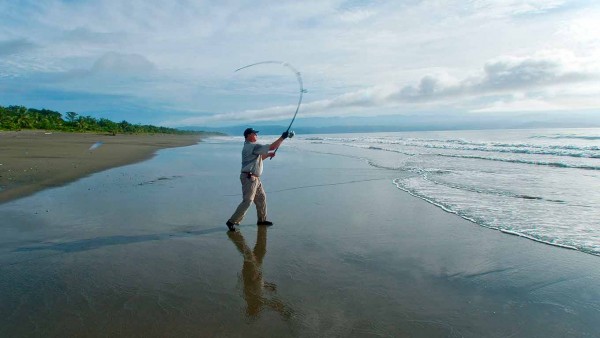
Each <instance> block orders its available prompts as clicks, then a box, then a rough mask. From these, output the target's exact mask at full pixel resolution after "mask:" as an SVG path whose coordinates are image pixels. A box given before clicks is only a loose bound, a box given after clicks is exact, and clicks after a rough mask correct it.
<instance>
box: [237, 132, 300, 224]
mask: <svg viewBox="0 0 600 338" xmlns="http://www.w3.org/2000/svg"><path fill="white" fill-rule="evenodd" d="M288 136H289V133H288V132H287V131H286V132H284V133H283V134H281V137H280V138H278V139H277V140H276V141H275V142H273V143H271V144H270V145H263V144H259V143H256V140H257V139H258V130H254V129H252V128H248V129H246V130H244V138H245V139H246V141H245V142H244V148H243V149H242V173H241V174H240V181H241V182H242V195H243V200H242V202H241V203H240V205H238V207H237V209H236V210H235V212H234V213H233V215H231V218H229V220H228V221H227V223H226V224H227V227H228V228H229V231H235V225H236V224H240V222H241V221H242V219H243V218H244V215H245V214H246V211H248V208H249V207H250V204H252V202H254V204H256V213H257V214H258V222H257V223H256V224H257V225H273V223H272V222H269V221H268V220H267V195H266V194H265V190H264V189H263V186H262V183H261V182H260V175H261V174H262V170H263V160H264V159H266V158H272V157H273V156H275V150H276V149H277V148H279V146H280V145H281V143H282V142H283V140H285V139H286V138H288Z"/></svg>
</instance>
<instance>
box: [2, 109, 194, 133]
mask: <svg viewBox="0 0 600 338" xmlns="http://www.w3.org/2000/svg"><path fill="white" fill-rule="evenodd" d="M22 129H45V130H60V131H68V132H106V133H110V134H112V135H116V134H136V133H160V134H198V133H202V132H198V131H186V130H179V129H175V128H167V127H157V126H153V125H141V124H132V123H129V122H127V121H125V120H123V121H121V122H113V121H111V120H109V119H105V118H99V119H98V118H94V117H91V116H82V115H79V114H77V113H75V112H67V113H65V118H64V119H63V116H62V114H61V113H59V112H56V111H52V110H49V109H34V108H27V107H23V106H8V107H3V106H0V130H22Z"/></svg>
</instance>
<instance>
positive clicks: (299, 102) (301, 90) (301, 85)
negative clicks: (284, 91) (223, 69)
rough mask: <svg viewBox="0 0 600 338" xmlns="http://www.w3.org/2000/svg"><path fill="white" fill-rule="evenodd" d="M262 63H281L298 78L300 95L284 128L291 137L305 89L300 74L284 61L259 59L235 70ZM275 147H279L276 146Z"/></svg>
mask: <svg viewBox="0 0 600 338" xmlns="http://www.w3.org/2000/svg"><path fill="white" fill-rule="evenodd" d="M264 64H279V65H282V66H284V67H286V68H288V69H289V70H291V71H292V72H293V73H294V74H295V75H296V79H297V80H298V85H299V87H300V96H299V98H298V105H297V106H296V111H295V112H294V117H293V118H292V121H291V122H290V125H289V126H288V127H287V130H286V132H287V133H288V134H289V136H288V137H289V138H292V137H294V135H295V133H294V132H293V131H292V132H290V129H291V128H292V124H294V121H295V120H296V115H298V111H299V110H300V105H301V104H302V95H303V94H304V93H306V89H304V85H303V82H302V75H301V74H300V72H299V71H298V70H297V69H296V68H294V66H292V65H291V64H289V63H287V62H284V61H261V62H257V63H253V64H250V65H247V66H244V67H241V68H238V69H236V70H235V72H237V71H240V70H242V69H246V68H250V67H254V66H258V65H264ZM277 149H279V148H277ZM277 149H275V151H274V152H273V154H275V153H276V152H277Z"/></svg>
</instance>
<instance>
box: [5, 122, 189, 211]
mask: <svg viewBox="0 0 600 338" xmlns="http://www.w3.org/2000/svg"><path fill="white" fill-rule="evenodd" d="M199 140H200V136H199V135H170V134H136V135H116V136H111V135H108V134H97V133H63V132H54V131H52V132H50V131H39V130H38V131H17V132H13V131H3V132H0V153H1V157H0V203H2V202H6V201H9V200H11V199H14V198H19V197H23V196H27V195H30V194H32V193H34V192H37V191H40V190H42V189H45V188H48V187H56V186H60V185H63V184H65V183H67V182H72V181H74V180H77V179H79V178H81V177H85V176H87V175H89V174H92V173H96V172H99V171H102V170H106V169H108V168H112V167H118V166H122V165H126V164H130V163H135V162H139V161H143V160H145V159H148V158H150V157H152V156H153V155H154V154H155V153H156V151H157V150H159V149H163V148H172V147H181V146H188V145H192V144H195V143H197V142H198V141H199ZM97 142H101V143H97ZM94 144H96V146H94V147H93V145H94Z"/></svg>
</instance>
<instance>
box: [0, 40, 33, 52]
mask: <svg viewBox="0 0 600 338" xmlns="http://www.w3.org/2000/svg"><path fill="white" fill-rule="evenodd" d="M35 48H36V45H35V44H34V43H33V42H31V41H29V40H27V39H24V38H22V39H13V40H5V41H0V56H9V55H14V54H19V53H22V52H27V51H29V50H33V49H35Z"/></svg>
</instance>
